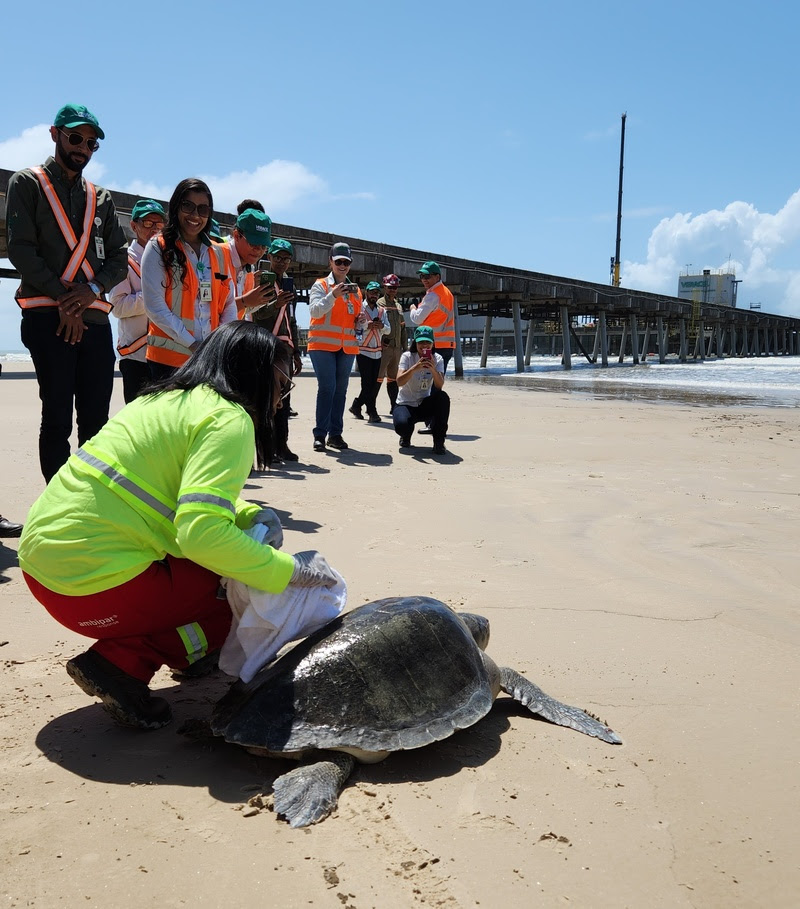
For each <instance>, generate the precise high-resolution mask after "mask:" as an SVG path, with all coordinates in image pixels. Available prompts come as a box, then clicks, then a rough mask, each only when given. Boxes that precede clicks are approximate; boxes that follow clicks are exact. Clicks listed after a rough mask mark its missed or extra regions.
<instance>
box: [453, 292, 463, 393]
mask: <svg viewBox="0 0 800 909" xmlns="http://www.w3.org/2000/svg"><path fill="white" fill-rule="evenodd" d="M453 328H454V329H455V334H456V346H455V349H454V350H453V371H454V372H455V374H456V376H458V377H459V378H461V377H463V375H464V354H463V351H462V350H461V326H460V325H459V324H458V300H457V299H456V297H455V296H453Z"/></svg>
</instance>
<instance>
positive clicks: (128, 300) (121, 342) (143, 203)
mask: <svg viewBox="0 0 800 909" xmlns="http://www.w3.org/2000/svg"><path fill="white" fill-rule="evenodd" d="M166 217H167V216H166V213H165V212H164V209H163V208H162V207H161V203H159V202H156V200H155V199H139V201H138V202H137V203H136V204H135V205H134V206H133V209H132V211H131V230H132V231H133V237H134V239H133V242H132V243H131V245H130V246H129V247H128V274H127V276H126V278H125V280H124V281H121V282H120V283H119V284H117V286H116V287H114V288H112V290H111V293H110V295H109V299H110V301H111V305H112V306H113V309H112V312H113V313H114V315H115V316H116V317H117V319H118V320H119V324H118V325H117V353H118V354H119V371H120V372H121V373H122V394H123V396H124V398H125V403H126V404H130V402H131V401H132V400H133V399H134V398H135V397H137V396H138V394H139V391H140V390H141V388H142V386H143V385H145V384H146V383H147V382H149V381H150V370H149V369H148V368H147V357H146V353H147V311H146V310H145V308H144V300H143V299H142V253H143V252H144V248H145V246H147V243H148V241H149V240H152V238H153V237H154V236H155V235H156V234H157V233H158V232H159V231H160V230H161V229H162V228H163V227H164V223H165V221H166Z"/></svg>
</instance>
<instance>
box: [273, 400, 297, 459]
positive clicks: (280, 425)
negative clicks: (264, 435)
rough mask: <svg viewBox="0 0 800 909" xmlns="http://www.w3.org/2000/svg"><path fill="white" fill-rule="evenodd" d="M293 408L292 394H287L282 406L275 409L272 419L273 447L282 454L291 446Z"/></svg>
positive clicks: (277, 452)
mask: <svg viewBox="0 0 800 909" xmlns="http://www.w3.org/2000/svg"><path fill="white" fill-rule="evenodd" d="M291 409H292V396H291V395H287V396H286V397H285V398H284V399H283V400H282V401H281V406H280V407H279V408H278V409H277V410H276V411H275V416H274V417H273V419H272V447H273V450H274V451H275V454H277V455H280V454H281V452H283V451H286V449H287V448H288V447H289V411H290V410H291Z"/></svg>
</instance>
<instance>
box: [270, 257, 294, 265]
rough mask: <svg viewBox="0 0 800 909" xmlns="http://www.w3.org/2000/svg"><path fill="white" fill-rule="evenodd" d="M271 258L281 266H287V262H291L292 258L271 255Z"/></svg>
mask: <svg viewBox="0 0 800 909" xmlns="http://www.w3.org/2000/svg"><path fill="white" fill-rule="evenodd" d="M272 258H273V259H274V260H275V261H276V262H280V263H281V265H288V264H289V262H291V261H292V257H291V256H287V255H282V256H276V255H273V256H272Z"/></svg>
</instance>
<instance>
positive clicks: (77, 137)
mask: <svg viewBox="0 0 800 909" xmlns="http://www.w3.org/2000/svg"><path fill="white" fill-rule="evenodd" d="M57 129H58V131H59V132H60V133H61V135H62V136H64V138H65V139H66V140H67V142H68V143H69V144H70V145H72V146H74V147H75V148H78V147H79V146H81V145H85V146H86V147H87V148H88V149H89V151H90V152H96V151H97V149H98V148H100V143H99V142H98V141H97V139H87V138H86V136H82V135H81V134H80V133H67V132H64V130H63V129H61V128H59V127H57Z"/></svg>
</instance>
